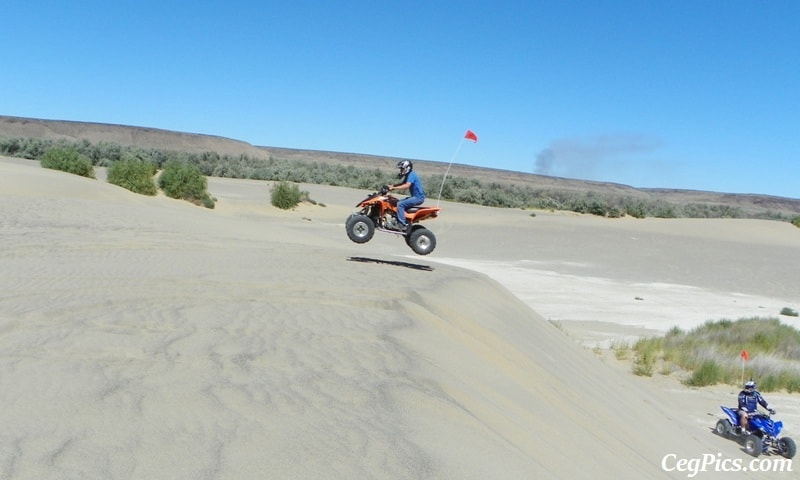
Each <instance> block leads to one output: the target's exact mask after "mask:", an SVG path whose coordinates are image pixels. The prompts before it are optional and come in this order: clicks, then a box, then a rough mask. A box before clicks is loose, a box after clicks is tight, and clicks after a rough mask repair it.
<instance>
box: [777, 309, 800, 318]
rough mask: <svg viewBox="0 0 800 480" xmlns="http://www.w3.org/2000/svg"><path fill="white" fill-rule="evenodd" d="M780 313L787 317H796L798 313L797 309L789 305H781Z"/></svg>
mask: <svg viewBox="0 0 800 480" xmlns="http://www.w3.org/2000/svg"><path fill="white" fill-rule="evenodd" d="M781 315H786V316H787V317H797V316H799V315H800V314H799V313H797V310H795V309H793V308H789V307H783V308H782V309H781Z"/></svg>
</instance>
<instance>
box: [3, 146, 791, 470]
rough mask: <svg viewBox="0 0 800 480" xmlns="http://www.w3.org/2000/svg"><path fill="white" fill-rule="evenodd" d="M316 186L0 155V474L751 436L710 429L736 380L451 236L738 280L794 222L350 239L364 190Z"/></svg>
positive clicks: (477, 211)
mask: <svg viewBox="0 0 800 480" xmlns="http://www.w3.org/2000/svg"><path fill="white" fill-rule="evenodd" d="M308 188H309V190H310V191H311V193H312V198H314V199H316V200H318V201H320V202H323V203H324V204H325V205H326V206H325V207H319V206H317V207H311V206H302V207H300V208H298V209H297V210H296V211H293V212H282V211H277V210H276V209H274V208H272V207H270V206H269V205H268V189H267V184H265V183H264V182H251V181H243V180H223V179H211V180H210V190H211V193H212V194H213V195H214V196H216V197H217V198H218V199H219V203H218V207H217V208H216V209H215V210H207V209H203V208H198V207H194V206H191V205H189V204H186V203H183V202H178V201H174V200H169V199H166V198H164V197H156V198H148V197H142V196H138V195H134V194H132V193H130V192H127V191H125V190H122V189H120V188H117V187H114V186H112V185H109V184H106V183H103V182H101V181H98V180H89V179H84V178H79V177H75V176H71V175H68V174H64V173H60V172H54V171H48V170H43V169H40V168H38V166H37V165H36V164H35V163H31V162H24V161H18V160H5V159H0V226H2V229H1V230H0V244H2V249H1V250H0V271H2V272H3V274H2V276H0V404H1V405H2V407H3V408H2V409H0V425H3V429H2V430H1V431H0V478H4V479H5V478H13V479H18V478H19V479H28V478H31V479H33V478H36V479H47V478H52V479H56V478H58V479H63V478H81V479H86V478H123V479H127V478H137V479H139V478H141V479H154V478H169V479H178V478H181V479H184V478H185V479H196V478H225V479H228V478H231V479H232V478H236V479H242V478H342V479H353V478H437V479H466V478H475V479H485V478H520V479H522V478H570V479H575V478H577V479H579V478H686V473H681V472H671V473H665V472H664V471H663V470H662V468H661V461H662V458H663V457H664V456H665V455H667V454H670V453H673V454H676V455H678V456H679V457H681V458H696V457H700V456H702V455H703V454H713V455H720V457H722V458H742V457H744V454H743V453H742V452H741V451H740V448H739V447H738V446H737V445H736V444H735V443H734V442H730V441H726V440H722V439H720V438H718V437H716V436H715V435H712V434H711V433H710V427H712V426H713V423H714V421H715V419H714V418H713V417H711V416H708V413H714V414H716V409H717V405H718V404H719V403H720V401H719V399H718V398H716V397H715V396H713V395H708V394H706V393H701V394H695V393H693V392H691V391H688V390H686V389H683V388H681V387H678V386H676V385H673V384H671V383H669V382H665V381H660V380H658V379H657V380H644V379H639V378H635V377H632V376H631V375H629V374H627V373H626V372H624V371H623V370H621V369H619V368H617V367H615V366H612V365H610V364H609V363H607V362H606V361H604V360H602V359H600V358H598V357H597V356H595V355H594V354H593V353H592V352H591V351H590V350H589V349H586V348H584V347H582V346H581V345H579V343H578V342H576V340H575V338H572V337H570V336H566V335H564V334H563V333H562V332H561V331H559V330H558V329H557V328H555V327H554V326H553V325H552V324H551V323H550V322H548V321H547V320H546V319H545V318H543V317H542V316H540V315H539V314H538V313H536V312H535V311H534V310H531V309H530V308H529V306H528V305H526V303H524V302H523V301H521V300H520V299H519V298H518V297H517V296H513V295H512V294H511V293H509V291H508V290H506V289H505V288H503V287H502V286H501V284H500V283H497V282H496V281H495V280H492V279H490V278H488V277H487V276H485V275H483V274H481V273H477V272H474V271H471V270H465V269H461V268H457V267H454V266H450V265H446V264H442V263H439V262H436V261H435V258H437V257H440V258H442V259H451V260H452V259H456V260H457V261H458V262H462V261H463V262H473V263H475V262H480V261H491V262H496V263H497V262H499V263H502V262H504V261H522V260H530V259H535V260H536V261H541V262H547V263H548V264H551V265H559V267H558V269H561V270H559V271H556V270H552V271H554V272H556V273H557V274H558V275H555V276H553V277H552V278H553V279H554V281H556V282H561V283H560V284H561V285H565V283H563V282H564V280H565V278H567V279H569V278H570V277H565V275H567V274H570V275H574V278H581V277H588V278H592V277H597V278H600V277H603V278H605V279H610V280H614V281H618V282H645V283H646V282H649V281H650V280H651V279H652V272H653V271H654V270H655V271H657V272H659V273H658V275H659V279H661V281H663V282H665V283H674V284H687V283H688V284H689V285H697V286H698V288H711V289H715V290H716V289H719V290H720V291H735V292H738V291H741V290H743V289H742V288H740V287H741V286H742V285H745V286H746V285H749V284H750V283H753V284H756V283H758V284H761V283H763V282H769V281H770V277H771V275H770V269H772V268H783V267H781V266H780V265H779V264H780V262H779V261H778V260H777V259H773V258H772V257H771V256H770V255H771V254H769V253H768V252H778V253H779V254H780V255H790V256H791V255H794V256H793V257H791V258H793V259H794V260H791V261H789V263H791V262H792V261H793V262H795V263H794V265H796V262H797V258H800V255H796V254H797V249H798V246H797V243H792V240H791V237H788V236H783V235H785V234H784V232H783V230H780V228H782V227H774V225H776V224H772V223H768V222H764V223H746V224H736V223H734V224H731V225H730V228H731V229H732V231H733V232H734V233H735V234H736V239H734V240H733V241H730V242H728V243H726V241H719V240H713V241H714V242H716V243H715V244H714V246H713V248H712V247H709V251H707V252H702V253H701V252H693V251H691V250H692V249H693V248H696V245H697V243H696V242H692V241H688V240H687V241H686V242H685V243H684V242H683V241H682V240H681V239H682V238H685V237H687V235H683V236H677V237H675V236H674V235H673V233H672V230H671V229H670V230H669V231H663V230H661V228H662V227H661V225H662V224H658V223H656V222H642V223H628V222H626V221H620V222H618V223H615V224H613V225H614V227H612V228H611V229H609V227H608V225H611V224H609V223H602V220H600V219H598V220H594V219H588V218H583V217H581V218H575V217H572V216H558V215H552V216H548V215H540V216H537V217H536V218H535V219H533V218H530V217H524V218H523V219H524V220H526V221H528V220H529V221H530V223H529V224H527V225H526V224H522V223H521V221H520V218H519V217H520V216H526V215H527V214H526V213H524V212H510V211H499V210H494V209H481V208H478V207H466V206H459V205H448V212H452V213H449V214H448V216H443V217H442V218H441V219H439V220H437V221H436V222H438V223H437V224H436V230H435V231H436V232H437V234H438V236H439V241H440V245H439V247H438V249H437V251H436V252H434V254H433V255H432V256H431V257H430V258H427V257H416V256H414V257H410V256H408V254H409V252H410V250H408V248H407V247H406V246H405V245H404V244H403V243H402V241H400V240H399V239H396V238H391V237H389V236H388V235H377V236H376V238H375V239H374V240H373V241H372V242H370V243H369V244H367V245H361V246H359V245H355V244H353V243H350V242H349V241H348V240H347V238H346V236H345V234H344V230H343V226H342V224H343V221H344V218H345V217H346V215H347V214H348V213H349V211H350V210H351V209H352V204H353V203H355V201H356V200H358V199H359V197H360V196H361V195H362V194H363V192H357V191H353V190H345V189H335V188H329V187H317V186H308ZM617 225H624V228H625V229H628V230H627V235H628V236H629V237H630V238H636V239H637V240H636V241H633V240H632V241H631V244H632V245H633V244H636V245H639V244H642V243H646V244H647V249H643V250H638V251H634V250H633V248H632V247H631V246H630V245H629V246H620V245H619V243H618V241H619V240H618V237H616V236H615V234H612V233H611V231H616V230H615V229H617V228H618V227H617ZM643 225H644V227H643ZM705 225H706V223H703V222H698V223H697V224H693V226H692V229H691V231H692V232H694V231H698V232H700V231H713V230H715V229H717V228H718V227H717V225H719V224H718V223H714V226H713V227H710V228H709V227H706V226H705ZM725 225H728V224H727V223H726V224H725ZM754 225H756V226H758V227H759V228H763V229H771V228H778V229H779V230H780V235H781V236H780V238H781V239H780V240H775V241H766V240H764V241H762V240H758V241H755V240H753V239H750V238H746V237H747V235H749V234H748V233H747V232H749V231H750V229H751V228H752V227H753V226H754ZM695 226H697V227H701V228H699V230H698V229H695V228H694V227H695ZM533 227H535V228H533ZM431 228H434V226H433V224H431ZM726 228H728V227H726ZM788 231H789V230H787V232H788ZM688 237H693V238H697V239H700V240H701V241H702V242H705V241H712V240H710V239H709V237H708V235H705V234H702V233H696V234H695V233H692V234H690V235H688ZM711 237H712V238H717V237H715V236H713V235H712V236H711ZM765 237H766V238H773V236H772V235H766V236H765ZM759 238H761V237H759ZM794 238H795V240H794V241H795V242H796V238H797V237H794ZM720 244H725V245H728V246H729V247H730V249H729V251H728V252H727V253H725V252H718V251H717V248H719V245H720ZM652 249H656V251H657V252H656V253H658V254H656V253H653V254H652V256H650V257H648V258H641V257H638V258H637V255H638V254H637V252H639V254H640V253H641V252H644V251H651V250H652ZM753 249H755V252H756V253H754V254H753V253H752V252H754V250H753ZM500 252H502V253H500ZM667 254H669V255H668V256H669V258H663V256H666V255H667ZM740 255H741V257H739V256H740ZM727 256H735V257H737V259H738V260H739V261H741V263H742V264H741V265H740V266H738V267H729V268H730V269H731V272H733V271H734V270H738V269H742V272H744V273H747V274H748V275H747V276H748V277H749V278H750V280H749V281H748V282H745V281H744V280H739V281H740V282H741V283H739V284H738V285H733V286H731V284H729V283H728V282H733V281H735V279H730V278H727V277H728V273H730V272H727V271H723V272H717V267H720V265H719V264H717V263H713V262H715V261H716V260H717V259H719V258H727ZM752 256H755V257H756V258H758V259H760V260H751V259H750V258H751V257H752ZM631 257H633V258H631ZM598 258H603V259H606V260H608V261H610V263H611V264H614V265H617V266H618V268H615V269H608V268H604V267H602V264H604V263H607V262H606V260H604V261H603V262H599V261H597V259H598ZM700 259H705V260H706V261H707V262H712V265H713V268H712V267H709V266H708V264H704V263H702V262H700ZM784 260H785V258H784ZM748 262H752V265H751V263H748ZM746 268H754V270H753V271H752V272H751V271H747V270H744V269H746ZM600 271H602V273H604V275H600V274H599V273H598V272H600ZM798 271H800V269H795V270H794V271H793V272H792V271H788V272H787V271H784V270H781V271H780V274H781V275H786V276H787V277H788V278H786V279H784V281H781V282H774V285H771V286H770V285H768V286H766V287H763V288H764V291H757V290H758V289H757V288H756V287H752V288H751V287H747V290H750V292H749V293H752V294H753V295H766V294H768V293H770V292H774V291H775V290H774V289H777V288H779V287H780V286H781V285H782V284H785V283H789V281H793V280H795V279H796V278H797V277H796V276H797V275H798V273H797V272H798ZM742 272H740V273H742ZM662 275H663V279H662V278H661V276H662ZM791 275H794V277H792V276H791ZM500 276H501V277H502V275H500ZM687 279H688V280H693V282H687V281H686V280H687ZM545 281H546V277H545V278H544V279H543V278H538V279H537V282H545ZM512 283H513V282H512ZM567 284H568V282H567ZM797 284H798V283H795V285H797ZM759 288H760V287H759ZM785 288H787V289H788V290H784V291H782V292H781V293H780V295H777V298H779V299H783V298H789V299H791V298H797V296H796V295H795V296H794V297H793V296H792V295H793V294H794V293H796V290H791V288H792V287H785ZM745 293H747V292H745ZM580 303H581V298H580V297H577V298H573V305H576V306H577V305H580ZM548 308H554V307H552V306H550V307H548ZM664 308H667V307H666V306H662V309H664ZM712 313H713V312H712ZM603 318H607V317H603ZM643 323H645V322H643ZM687 392H688V393H687ZM721 392H724V393H725V394H726V395H727V394H728V393H730V392H727V391H724V390H721ZM687 395H688V396H687ZM787 399H788V400H786V402H794V404H796V403H797V402H796V400H795V399H792V397H790V396H787ZM787 407H789V405H788V404H787V405H786V407H783V408H784V409H785V408H787ZM795 407H796V406H795ZM701 475H702V477H700V478H730V477H731V475H732V474H730V473H727V474H725V473H721V474H716V473H714V472H706V473H702V474H701ZM775 475H776V474H761V476H759V475H756V474H752V475H750V474H748V476H747V477H748V478H776V477H775ZM778 475H780V474H778ZM783 475H786V474H783Z"/></svg>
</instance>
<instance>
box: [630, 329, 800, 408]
mask: <svg viewBox="0 0 800 480" xmlns="http://www.w3.org/2000/svg"><path fill="white" fill-rule="evenodd" d="M743 350H744V351H746V352H747V356H748V360H747V361H746V362H745V364H744V366H745V371H744V372H743V371H742V366H743V363H742V355H741V354H742V351H743ZM633 352H634V354H635V357H634V363H633V373H635V374H636V375H651V374H652V371H653V369H654V368H655V367H656V366H657V365H660V371H667V372H669V371H672V370H673V367H679V368H681V369H683V370H684V371H686V372H688V375H689V376H688V378H687V379H686V380H685V382H686V384H688V385H691V386H696V387H699V386H706V385H714V384H717V383H726V384H735V383H738V382H739V381H741V378H742V374H743V373H744V374H745V376H746V377H747V378H753V379H756V380H757V381H758V382H759V385H760V387H761V389H762V390H763V391H775V390H782V389H783V390H786V391H787V392H789V393H792V392H797V391H800V366H798V362H799V361H800V331H798V330H797V329H795V328H794V327H792V326H790V325H785V324H782V323H781V322H780V321H779V320H778V319H777V318H743V319H739V320H736V321H732V320H727V319H722V320H718V321H708V322H706V323H705V324H704V325H701V326H699V327H697V328H694V329H692V330H690V331H688V332H684V331H683V330H681V329H679V328H677V327H676V328H673V329H671V330H670V331H669V332H667V334H666V335H664V336H663V337H650V338H643V339H640V340H638V341H637V342H636V344H635V345H634V346H633Z"/></svg>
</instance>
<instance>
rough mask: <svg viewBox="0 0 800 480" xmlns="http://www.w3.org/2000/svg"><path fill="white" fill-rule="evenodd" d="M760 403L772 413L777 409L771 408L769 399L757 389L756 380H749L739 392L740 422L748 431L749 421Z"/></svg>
mask: <svg viewBox="0 0 800 480" xmlns="http://www.w3.org/2000/svg"><path fill="white" fill-rule="evenodd" d="M759 405H761V406H762V407H764V408H766V409H767V410H769V413H770V414H773V415H774V414H775V410H773V409H771V408H769V405H768V404H767V401H766V400H764V397H762V396H761V394H760V393H758V391H757V390H756V382H754V381H752V380H749V381H747V382H746V383H745V384H744V390H742V391H741V392H739V424H740V425H741V426H742V429H743V430H744V431H748V428H747V426H748V423H747V421H748V419H749V418H750V415H752V414H753V413H755V412H756V410H757V409H758V406H759Z"/></svg>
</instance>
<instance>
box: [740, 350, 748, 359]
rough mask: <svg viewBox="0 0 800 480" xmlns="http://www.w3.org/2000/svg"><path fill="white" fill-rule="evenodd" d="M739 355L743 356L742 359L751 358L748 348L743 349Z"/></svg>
mask: <svg viewBox="0 0 800 480" xmlns="http://www.w3.org/2000/svg"><path fill="white" fill-rule="evenodd" d="M739 356H740V357H742V360H749V359H750V357H749V356H748V355H747V350H742V352H741V353H740V354H739Z"/></svg>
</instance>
